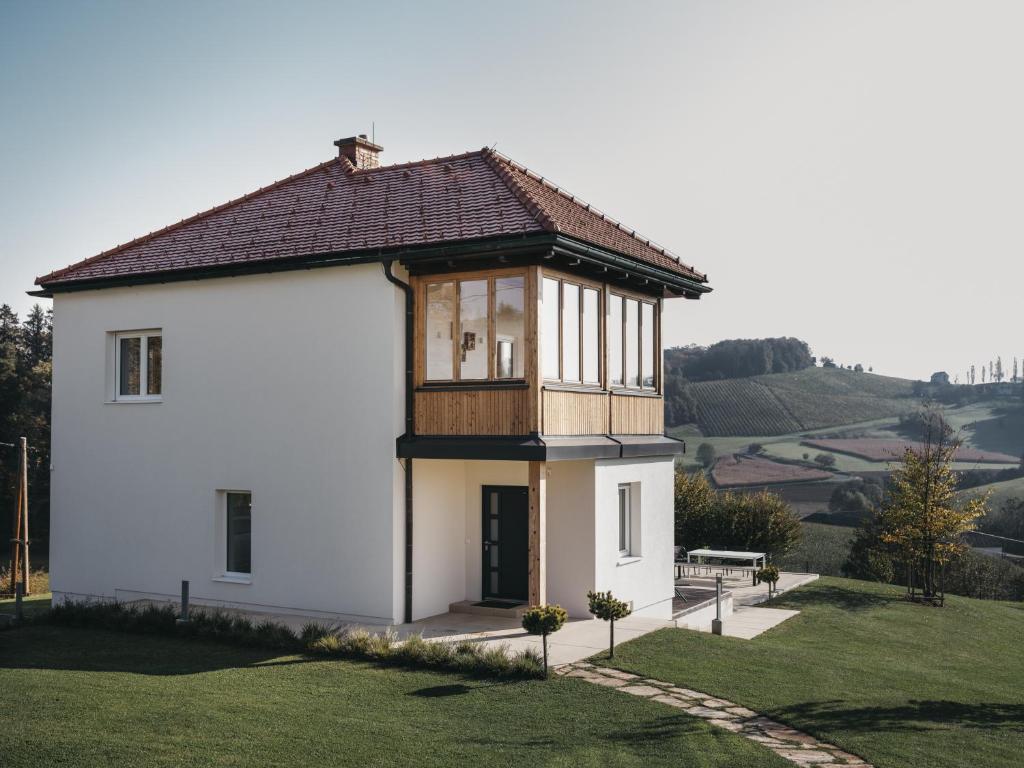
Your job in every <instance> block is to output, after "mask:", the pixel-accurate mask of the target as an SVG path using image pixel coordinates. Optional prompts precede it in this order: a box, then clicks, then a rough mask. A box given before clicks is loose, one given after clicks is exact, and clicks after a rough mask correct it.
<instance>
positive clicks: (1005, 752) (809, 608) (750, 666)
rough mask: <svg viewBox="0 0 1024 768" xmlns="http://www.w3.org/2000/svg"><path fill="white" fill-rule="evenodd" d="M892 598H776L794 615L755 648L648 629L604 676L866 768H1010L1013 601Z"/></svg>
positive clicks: (1013, 752) (1021, 716) (1018, 736)
mask: <svg viewBox="0 0 1024 768" xmlns="http://www.w3.org/2000/svg"><path fill="white" fill-rule="evenodd" d="M901 598H902V590H901V589H900V588H898V587H889V586H882V585H875V584H870V583H868V582H860V581H852V580H847V579H832V578H823V579H821V580H820V581H818V582H815V583H814V584H812V585H810V586H808V587H804V588H801V589H799V590H796V591H794V592H791V593H788V594H786V595H783V596H782V597H781V598H780V599H778V600H776V601H775V603H774V605H777V606H778V607H785V608H794V609H798V610H799V611H800V612H801V613H800V615H799V616H797V617H795V618H793V619H790V620H789V621H786V622H785V623H783V624H781V625H780V626H778V627H776V628H775V629H772V630H770V631H769V632H767V633H765V634H763V635H761V636H760V637H758V638H756V639H754V640H740V639H736V638H729V637H715V636H713V635H708V634H703V633H698V632H689V631H686V630H675V629H667V630H661V631H659V632H656V633H653V634H650V635H646V636H644V637H641V638H639V639H637V640H634V641H632V642H629V643H625V644H623V645H622V646H620V647H619V648H618V649H617V650H616V654H615V666H617V667H619V668H621V669H624V670H628V671H630V672H635V673H638V674H641V675H644V676H646V677H653V678H656V679H660V680H667V681H672V682H675V683H676V684H678V685H681V686H684V687H690V688H695V689H697V690H701V691H705V692H707V693H711V694H713V695H720V696H722V697H725V698H728V699H730V700H732V701H736V702H739V703H741V704H742V705H744V706H748V707H750V708H752V709H755V710H758V711H762V712H765V713H767V714H769V715H770V716H771V717H774V718H776V719H778V720H781V721H783V722H786V723H789V724H791V725H793V726H794V727H797V728H801V729H803V730H806V731H808V732H810V733H813V734H814V735H815V736H817V737H819V738H821V739H825V740H827V741H830V742H832V743H834V744H837V745H838V746H840V747H843V748H844V749H847V750H849V751H851V752H854V753H856V754H859V755H861V756H862V757H865V758H867V759H868V761H870V762H871V763H873V764H874V765H876V766H877V767H878V768H905V767H906V766H922V767H923V766H927V767H928V768H975V767H977V768H981V767H982V766H984V768H1016V766H1019V765H1020V760H1021V754H1024V699H1022V698H1021V692H1020V681H1021V680H1024V654H1021V653H1020V637H1021V626H1022V625H1024V604H1017V603H998V602H990V601H984V600H971V599H969V598H962V597H948V598H947V604H946V607H945V608H941V609H940V608H926V607H922V606H918V605H913V604H910V603H907V602H905V601H904V600H902V599H901ZM600 663H607V662H600Z"/></svg>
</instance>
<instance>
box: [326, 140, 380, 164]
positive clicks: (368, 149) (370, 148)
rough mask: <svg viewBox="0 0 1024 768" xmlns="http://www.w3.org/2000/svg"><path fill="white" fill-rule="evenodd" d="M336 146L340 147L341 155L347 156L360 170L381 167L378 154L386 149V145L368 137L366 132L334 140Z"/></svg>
mask: <svg viewBox="0 0 1024 768" xmlns="http://www.w3.org/2000/svg"><path fill="white" fill-rule="evenodd" d="M334 146H336V147H337V148H338V156H339V157H347V158H348V159H349V160H350V161H351V162H352V165H354V166H355V167H356V168H358V169H359V170H364V169H367V168H379V167H380V158H379V157H378V155H380V153H381V152H383V151H384V147H382V146H381V145H380V144H374V143H373V142H372V141H370V140H369V139H367V138H366V134H365V133H360V134H359V135H358V136H351V137H349V138H347V139H338V140H337V141H336V142H334Z"/></svg>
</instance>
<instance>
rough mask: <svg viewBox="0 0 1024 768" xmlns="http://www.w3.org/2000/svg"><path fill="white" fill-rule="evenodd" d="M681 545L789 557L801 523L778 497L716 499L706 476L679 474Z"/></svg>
mask: <svg viewBox="0 0 1024 768" xmlns="http://www.w3.org/2000/svg"><path fill="white" fill-rule="evenodd" d="M675 508H676V520H675V523H676V544H678V545H680V546H683V547H684V548H686V549H697V548H699V547H715V548H724V549H739V550H754V551H757V552H767V553H768V554H770V555H772V557H773V558H778V557H781V556H783V555H785V554H786V553H787V552H789V551H790V550H791V549H792V548H793V547H795V546H796V545H797V544H798V543H799V541H800V536H801V529H800V520H799V518H798V517H797V516H796V515H795V514H793V511H792V510H791V509H790V508H789V505H788V504H786V502H785V501H783V500H782V498H780V497H779V496H777V495H776V494H774V493H769V492H767V491H761V492H759V493H745V494H744V493H720V494H716V493H715V492H714V491H713V490H712V489H711V486H710V485H709V484H708V481H707V479H705V478H704V477H703V476H702V475H693V476H689V475H686V474H685V473H683V472H677V473H676V482H675Z"/></svg>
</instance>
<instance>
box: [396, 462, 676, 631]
mask: <svg viewBox="0 0 1024 768" xmlns="http://www.w3.org/2000/svg"><path fill="white" fill-rule="evenodd" d="M414 467H415V468H414V472H413V477H414V510H415V511H414V515H413V519H414V534H413V541H414V546H413V564H414V567H413V608H414V610H413V617H414V618H415V619H419V618H424V617H427V616H433V615H436V614H440V613H444V612H446V611H447V610H448V606H449V605H450V604H451V603H455V602H460V601H463V600H479V599H480V596H481V579H482V575H481V556H482V551H481V545H480V541H481V516H482V510H481V504H482V488H483V486H485V485H524V486H525V485H526V484H527V482H528V465H527V463H526V462H497V461H493V462H492V461H455V460H429V461H428V460H420V459H418V460H416V462H415V465H414ZM546 470H547V529H546V534H547V535H546V539H547V600H548V602H550V603H558V604H560V605H562V607H564V608H565V609H566V610H567V611H568V612H569V614H570V616H573V617H574V618H588V617H589V616H590V613H589V612H588V610H587V592H588V591H589V590H592V589H597V590H609V589H610V590H612V592H614V593H615V595H616V596H617V597H619V598H620V599H623V600H628V601H632V603H633V606H634V610H635V612H636V613H637V614H638V615H644V616H651V617H657V618H670V617H671V607H672V594H673V586H674V585H673V581H672V552H673V550H672V545H673V510H672V477H673V460H672V458H671V457H666V458H658V459H623V460H614V461H596V462H595V461H566V462H549V463H548V464H547V468H546ZM620 483H630V484H632V485H633V488H634V490H633V494H634V495H633V503H634V507H635V510H636V513H638V514H639V521H638V526H639V530H638V531H637V533H638V534H639V536H638V537H637V538H638V545H637V547H636V550H635V551H636V553H637V556H635V557H628V558H623V557H621V556H620V555H619V551H618V486H619V484H620ZM460 533H461V535H460Z"/></svg>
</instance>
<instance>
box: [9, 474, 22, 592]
mask: <svg viewBox="0 0 1024 768" xmlns="http://www.w3.org/2000/svg"><path fill="white" fill-rule="evenodd" d="M20 461H21V459H20V457H19V465H18V491H17V493H15V495H14V497H15V501H14V516H13V517H12V518H11V594H12V595H14V594H16V593H17V584H18V577H19V575H20V574H21V518H22V514H21V465H20Z"/></svg>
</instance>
